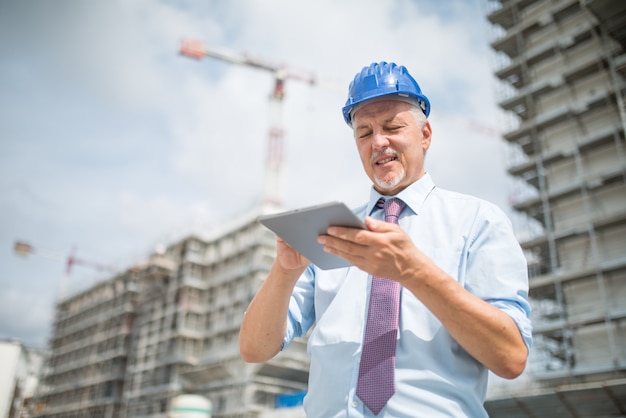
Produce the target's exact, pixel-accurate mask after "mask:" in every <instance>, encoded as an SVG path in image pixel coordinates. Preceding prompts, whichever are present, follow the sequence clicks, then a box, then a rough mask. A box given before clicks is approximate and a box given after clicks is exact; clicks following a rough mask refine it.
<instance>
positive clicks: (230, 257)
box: [36, 209, 309, 418]
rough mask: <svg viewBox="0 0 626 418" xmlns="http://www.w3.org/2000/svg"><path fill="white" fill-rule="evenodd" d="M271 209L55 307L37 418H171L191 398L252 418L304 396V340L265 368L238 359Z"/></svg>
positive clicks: (264, 266)
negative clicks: (178, 401)
mask: <svg viewBox="0 0 626 418" xmlns="http://www.w3.org/2000/svg"><path fill="white" fill-rule="evenodd" d="M264 210H269V209H259V211H258V212H259V213H256V212H255V213H251V214H248V215H247V216H246V217H244V219H240V220H238V221H236V222H234V223H233V224H232V225H228V226H225V227H224V229H222V230H220V231H214V232H213V234H212V236H211V237H200V236H198V235H191V236H188V237H186V238H184V239H182V240H180V241H179V242H176V243H173V244H171V245H169V246H168V247H167V248H165V250H164V251H161V252H159V253H154V254H152V255H151V256H150V257H149V259H148V260H147V261H145V262H142V263H140V264H137V265H135V266H133V267H132V268H129V269H128V270H126V271H125V272H123V273H120V274H118V275H116V276H114V277H112V278H110V279H109V280H106V281H104V282H101V283H99V284H97V285H95V286H93V287H92V288H90V289H87V290H85V291H83V292H81V293H79V294H76V295H73V296H71V297H69V298H67V299H65V300H63V301H61V302H59V303H58V304H57V306H56V320H55V323H54V329H53V333H52V334H53V336H52V338H51V340H50V352H51V356H50V359H49V361H48V363H47V367H46V372H45V376H44V385H42V389H41V391H40V393H39V394H38V401H39V403H40V404H41V405H43V408H42V410H41V411H40V413H38V414H37V415H36V416H37V417H50V418H57V417H58V418H61V417H63V418H68V417H69V418H83V417H84V418H88V417H89V418H92V417H96V418H109V417H115V418H118V417H121V418H125V417H133V418H165V417H166V414H167V411H168V410H169V408H170V406H171V405H170V404H171V402H172V400H173V399H175V398H176V397H177V396H179V395H182V394H190V393H193V394H198V395H202V396H205V397H206V398H208V399H210V400H211V402H212V404H213V417H215V418H252V417H258V416H260V415H261V414H263V413H267V412H268V411H270V412H271V411H272V410H274V409H275V408H276V404H277V402H276V400H277V399H278V398H279V397H280V396H283V395H285V394H291V393H302V391H305V390H306V387H307V381H308V369H309V360H308V356H307V354H306V342H305V340H303V339H298V340H297V341H294V343H292V345H291V346H290V348H289V350H286V351H285V352H283V353H280V354H279V355H278V356H276V358H274V359H272V360H271V361H269V362H267V363H264V364H247V363H245V362H243V360H241V358H240V356H239V346H238V334H239V326H240V324H241V320H242V318H243V314H244V311H245V309H246V308H247V306H248V304H249V302H250V301H251V300H252V297H253V296H254V294H255V293H256V291H257V290H258V287H259V286H260V284H261V282H262V280H263V279H264V278H265V276H266V275H267V273H268V271H269V268H270V266H271V264H272V262H273V259H274V254H275V247H274V246H275V241H274V235H273V234H272V233H271V231H269V230H267V229H265V228H264V227H263V226H262V225H260V224H259V223H258V221H257V220H256V218H257V216H258V215H259V214H260V213H261V211H264Z"/></svg>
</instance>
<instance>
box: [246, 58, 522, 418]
mask: <svg viewBox="0 0 626 418" xmlns="http://www.w3.org/2000/svg"><path fill="white" fill-rule="evenodd" d="M429 113H430V102H429V100H428V99H427V98H426V96H425V95H424V94H423V93H422V91H421V89H420V87H419V85H418V84H417V82H416V81H415V80H414V79H413V77H412V76H411V75H410V74H409V73H408V71H407V70H406V68H405V67H403V66H398V65H396V64H393V63H386V62H381V63H374V64H372V65H370V66H368V67H365V68H363V70H362V71H361V72H360V73H358V74H357V75H356V77H355V78H354V81H353V82H352V83H351V84H350V89H349V97H348V100H347V102H346V105H345V107H344V108H343V114H344V118H345V120H346V122H347V123H348V125H350V126H351V127H352V129H353V132H354V138H355V142H356V146H357V149H358V152H359V155H360V157H361V162H362V164H363V167H364V169H365V172H366V173H367V175H368V177H369V178H370V179H371V181H372V183H373V187H372V189H371V191H370V199H369V202H368V203H366V204H365V205H363V206H361V207H360V208H358V209H356V210H355V213H356V214H357V215H359V216H360V217H361V218H363V219H364V220H365V224H366V226H367V230H363V229H351V228H342V227H336V226H333V227H330V228H329V229H328V231H327V234H325V235H321V236H320V237H319V242H320V243H321V244H323V245H324V249H325V251H327V252H329V253H332V254H335V255H338V256H340V257H343V258H345V259H346V260H348V261H349V262H350V263H351V264H352V265H353V267H350V268H343V269H335V270H328V271H324V270H321V269H319V268H317V267H316V266H314V265H309V262H308V260H306V259H305V258H304V257H303V256H302V255H301V254H299V253H297V252H296V251H295V250H293V249H292V248H291V247H290V246H288V245H287V244H286V243H285V242H284V241H282V240H280V239H277V256H276V260H275V262H274V264H273V265H272V268H271V270H270V273H269V275H268V277H267V279H266V280H265V282H264V283H263V285H262V286H261V288H260V289H259V291H258V293H257V295H256V296H255V298H254V299H253V300H252V302H251V303H250V306H249V308H248V310H247V312H246V315H245V317H244V320H243V323H242V326H241V334H240V351H241V355H242V358H243V359H244V360H246V361H249V362H263V361H266V360H268V359H270V358H272V357H273V356H274V355H275V354H277V353H278V352H279V351H280V350H282V349H284V348H285V347H286V346H287V345H288V343H289V342H290V341H291V339H292V338H294V337H301V336H304V335H305V334H306V333H307V331H308V330H309V328H310V327H312V326H313V324H315V327H314V329H313V330H312V333H311V334H310V337H309V342H308V351H309V354H310V357H311V369H310V374H309V390H308V393H307V396H306V398H305V410H306V413H307V417H310V418H329V417H370V416H379V417H394V418H398V417H406V418H409V417H410V418H414V417H429V418H430V417H462V416H467V417H486V416H487V414H486V412H485V410H484V407H483V402H484V397H485V392H486V386H487V376H488V370H491V371H492V372H493V373H495V374H497V375H499V376H502V377H505V378H515V377H517V376H518V375H519V374H520V373H521V372H522V371H523V370H524V367H525V365H526V359H527V356H528V348H529V346H530V343H531V326H530V322H529V319H528V316H529V312H530V307H529V305H528V301H527V294H528V277H527V270H526V261H525V258H524V256H523V253H522V251H521V249H520V246H519V244H518V243H517V241H516V240H515V237H514V235H513V232H512V228H511V224H510V221H509V220H508V219H507V218H506V216H505V215H504V214H503V212H502V211H501V210H500V209H499V208H497V207H496V206H495V205H493V204H490V203H488V202H485V201H483V200H480V199H477V198H474V197H471V196H467V195H462V194H459V193H454V192H450V191H446V190H442V189H440V188H438V187H436V186H435V185H434V183H433V180H432V179H431V177H430V175H429V174H428V173H426V171H425V169H424V156H425V154H426V151H427V150H428V147H429V146H430V142H431V137H432V131H431V126H430V123H429V122H428V120H427V117H428V115H429ZM392 198H399V199H400V200H399V201H397V200H395V199H392ZM380 199H383V200H390V201H392V200H395V202H396V203H397V204H396V206H398V207H399V208H400V209H402V211H401V212H400V214H399V216H398V215H393V216H396V218H392V217H390V218H389V219H390V221H389V222H385V221H383V211H382V210H381V209H379V208H378V201H379V200H380ZM398 202H399V203H398ZM385 205H386V206H387V204H385ZM389 206H391V205H389ZM386 210H387V209H386ZM390 210H391V209H390ZM385 213H387V212H385ZM396 219H397V221H396ZM394 222H398V224H399V225H396V224H395V223H394ZM379 278H384V279H382V280H381V279H379ZM374 282H376V283H377V285H376V286H378V283H384V284H386V285H390V286H395V288H398V289H401V290H399V292H400V301H399V305H398V308H396V307H395V305H393V303H397V302H392V300H397V296H396V297H395V299H394V297H392V296H385V297H386V298H387V299H385V302H382V303H378V302H373V301H375V300H379V299H378V297H379V296H375V294H376V295H378V294H379V292H380V291H379V290H376V291H374V284H373V283H374ZM396 283H399V285H400V286H398V285H396ZM376 289H378V287H376ZM370 302H373V303H374V304H373V305H372V306H374V305H375V303H378V304H377V305H375V307H369V303H370ZM381 305H382V307H383V308H385V307H386V306H387V305H389V306H394V308H393V309H388V310H391V311H394V310H397V312H396V317H395V319H394V321H396V322H395V324H396V325H394V326H396V327H397V331H396V330H395V328H394V329H391V328H390V329H388V330H385V331H383V332H382V334H381V335H379V336H378V337H375V338H373V339H372V338H371V337H369V335H371V334H369V331H368V329H369V327H371V325H370V324H369V323H368V313H369V314H370V315H371V316H374V318H373V319H374V320H375V321H378V322H380V323H382V322H383V320H382V319H381V318H382V314H379V313H378V312H379V311H378V309H379V308H381ZM383 310H384V309H383ZM372 312H376V314H372ZM385 315H386V313H385ZM392 316H393V315H392ZM398 316H399V320H398V318H397V317H398ZM386 321H387V320H385V322H386ZM378 325H380V324H378ZM374 326H375V325H374ZM383 334H384V335H383ZM390 335H391V337H389V336H390ZM387 338H388V339H387ZM383 339H386V341H387V342H385V343H384V344H383V345H382V346H378V347H377V348H376V350H374V354H370V351H369V347H370V346H374V345H375V344H376V343H377V342H379V341H382V340H383ZM364 341H365V342H364ZM387 345H393V346H395V347H392V350H393V352H394V353H393V354H392V355H390V356H387V355H385V356H383V357H384V359H380V360H375V361H374V363H375V364H374V365H371V364H370V363H372V361H370V360H371V359H372V358H373V357H370V356H374V357H375V356H377V355H379V354H380V353H381V352H382V351H386V350H388V347H387ZM383 346H385V347H383ZM366 350H367V352H368V354H367V357H366V354H365V351H366ZM377 352H378V353H377ZM366 360H367V361H366ZM383 363H386V364H391V369H392V370H391V372H377V373H378V374H368V373H370V372H372V370H373V369H376V368H380V369H381V370H382V368H383V366H382V364H383ZM372 373H374V372H372ZM389 373H391V376H392V377H391V380H392V381H391V383H390V385H391V386H390V391H389V393H387V394H385V395H380V396H379V398H381V399H382V400H381V399H379V400H381V401H380V402H379V403H378V405H375V404H372V403H370V400H369V397H370V395H369V394H367V390H366V389H364V387H366V386H368V384H367V383H368V382H369V386H370V387H371V386H374V388H376V386H379V385H380V386H381V387H383V386H385V387H386V385H387V383H382V382H383V381H384V382H386V381H387V380H384V379H389ZM360 377H361V378H363V377H365V378H364V379H360ZM378 379H383V380H378ZM379 381H380V382H381V383H378V382H379ZM375 396H378V394H376V395H375Z"/></svg>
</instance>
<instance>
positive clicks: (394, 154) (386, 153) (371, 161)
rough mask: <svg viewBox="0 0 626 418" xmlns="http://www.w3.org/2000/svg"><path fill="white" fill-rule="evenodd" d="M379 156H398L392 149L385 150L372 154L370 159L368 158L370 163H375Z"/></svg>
mask: <svg viewBox="0 0 626 418" xmlns="http://www.w3.org/2000/svg"><path fill="white" fill-rule="evenodd" d="M381 155H388V156H392V157H395V156H397V155H398V151H396V150H395V149H393V148H385V149H384V150H382V151H376V152H375V153H374V154H372V157H371V158H370V163H372V164H374V161H376V159H377V158H378V157H380V156H381Z"/></svg>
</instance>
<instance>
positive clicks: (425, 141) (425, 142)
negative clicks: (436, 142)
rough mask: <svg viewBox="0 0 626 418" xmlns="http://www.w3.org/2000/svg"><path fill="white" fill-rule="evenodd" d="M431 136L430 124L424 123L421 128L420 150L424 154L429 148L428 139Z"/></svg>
mask: <svg viewBox="0 0 626 418" xmlns="http://www.w3.org/2000/svg"><path fill="white" fill-rule="evenodd" d="M432 135H433V131H432V129H431V127H430V122H429V121H426V123H425V124H424V127H423V128H422V149H423V150H424V152H426V150H427V149H428V148H429V147H430V139H431V137H432Z"/></svg>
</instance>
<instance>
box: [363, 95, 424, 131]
mask: <svg viewBox="0 0 626 418" xmlns="http://www.w3.org/2000/svg"><path fill="white" fill-rule="evenodd" d="M411 107H412V105H411V104H409V103H406V102H403V101H400V100H393V99H383V100H374V101H372V102H371V103H366V104H364V105H363V106H362V107H360V108H359V109H358V110H357V111H356V112H355V113H354V116H353V117H352V120H353V121H354V125H355V126H356V125H358V123H359V121H364V120H367V119H372V118H382V119H384V120H389V119H393V118H394V117H395V116H396V115H397V114H399V113H402V112H406V111H410V110H411Z"/></svg>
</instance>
